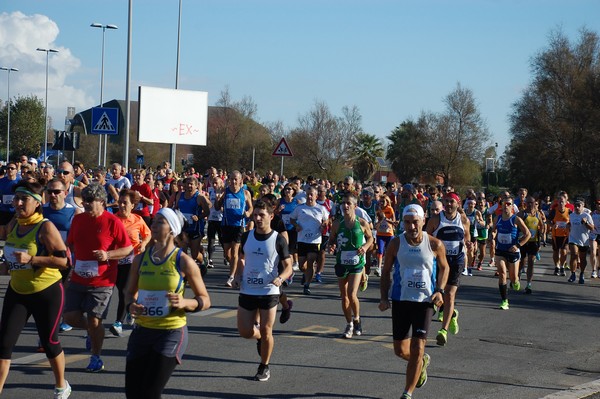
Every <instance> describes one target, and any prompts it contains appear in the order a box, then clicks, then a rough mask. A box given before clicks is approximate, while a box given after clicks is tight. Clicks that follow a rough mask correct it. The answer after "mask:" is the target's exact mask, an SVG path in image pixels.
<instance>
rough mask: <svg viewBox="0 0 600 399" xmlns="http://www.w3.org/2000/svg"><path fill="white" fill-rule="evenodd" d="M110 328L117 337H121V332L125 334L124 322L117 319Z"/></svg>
mask: <svg viewBox="0 0 600 399" xmlns="http://www.w3.org/2000/svg"><path fill="white" fill-rule="evenodd" d="M109 330H110V332H111V333H112V335H114V336H115V337H120V336H121V334H123V323H121V322H120V321H115V322H114V323H113V325H112V326H110V328H109Z"/></svg>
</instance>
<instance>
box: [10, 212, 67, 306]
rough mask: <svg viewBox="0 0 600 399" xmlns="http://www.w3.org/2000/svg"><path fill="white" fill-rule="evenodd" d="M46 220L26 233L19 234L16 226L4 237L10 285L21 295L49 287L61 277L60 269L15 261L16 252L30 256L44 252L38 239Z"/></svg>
mask: <svg viewBox="0 0 600 399" xmlns="http://www.w3.org/2000/svg"><path fill="white" fill-rule="evenodd" d="M46 221H48V219H43V220H42V221H41V222H39V223H38V224H37V225H36V226H35V227H34V228H33V229H32V230H31V231H29V232H28V233H27V234H25V235H23V236H20V235H19V234H18V233H17V228H18V227H17V226H15V228H14V229H12V231H11V232H10V233H9V234H8V237H6V245H5V246H4V256H5V258H6V263H7V264H8V271H9V272H10V286H11V287H12V289H13V290H15V292H17V293H19V294H23V295H27V294H35V293H36V292H40V291H43V290H45V289H46V288H48V287H50V286H51V285H52V284H54V283H56V282H57V281H59V280H60V279H61V274H60V271H59V270H58V269H56V268H53V267H43V266H41V267H40V266H32V265H30V264H22V263H17V259H16V256H15V253H16V252H27V253H28V254H29V255H31V256H35V255H42V254H45V252H46V249H45V248H44V247H43V246H42V244H41V243H40V242H39V239H38V233H39V231H40V228H41V227H42V225H43V224H44V223H45V222H46Z"/></svg>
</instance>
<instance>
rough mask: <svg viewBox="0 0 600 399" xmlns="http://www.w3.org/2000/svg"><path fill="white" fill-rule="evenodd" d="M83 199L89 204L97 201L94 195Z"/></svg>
mask: <svg viewBox="0 0 600 399" xmlns="http://www.w3.org/2000/svg"><path fill="white" fill-rule="evenodd" d="M82 199H83V202H87V203H88V204H90V203H92V202H94V201H96V198H94V197H83V198H82Z"/></svg>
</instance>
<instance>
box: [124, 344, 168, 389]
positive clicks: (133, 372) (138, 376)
mask: <svg viewBox="0 0 600 399" xmlns="http://www.w3.org/2000/svg"><path fill="white" fill-rule="evenodd" d="M176 365H177V358H175V357H166V356H163V355H161V354H160V353H157V352H154V351H150V352H148V353H146V354H145V355H143V356H140V357H138V358H135V359H132V360H127V363H126V364H125V395H126V397H127V399H138V398H139V399H160V397H161V395H162V391H163V389H164V388H165V385H167V382H169V378H171V374H172V373H173V370H175V366H176Z"/></svg>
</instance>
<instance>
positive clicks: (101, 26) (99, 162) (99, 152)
mask: <svg viewBox="0 0 600 399" xmlns="http://www.w3.org/2000/svg"><path fill="white" fill-rule="evenodd" d="M90 26H91V27H92V28H102V68H101V72H100V107H102V106H103V105H104V99H103V90H104V36H105V33H106V30H107V29H119V28H118V27H117V25H110V24H109V25H103V24H99V23H97V22H94V23H93V24H91V25H90ZM107 147H108V135H106V134H105V135H104V162H103V163H101V161H102V159H101V156H102V135H101V134H100V135H98V165H105V164H106V148H107Z"/></svg>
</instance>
